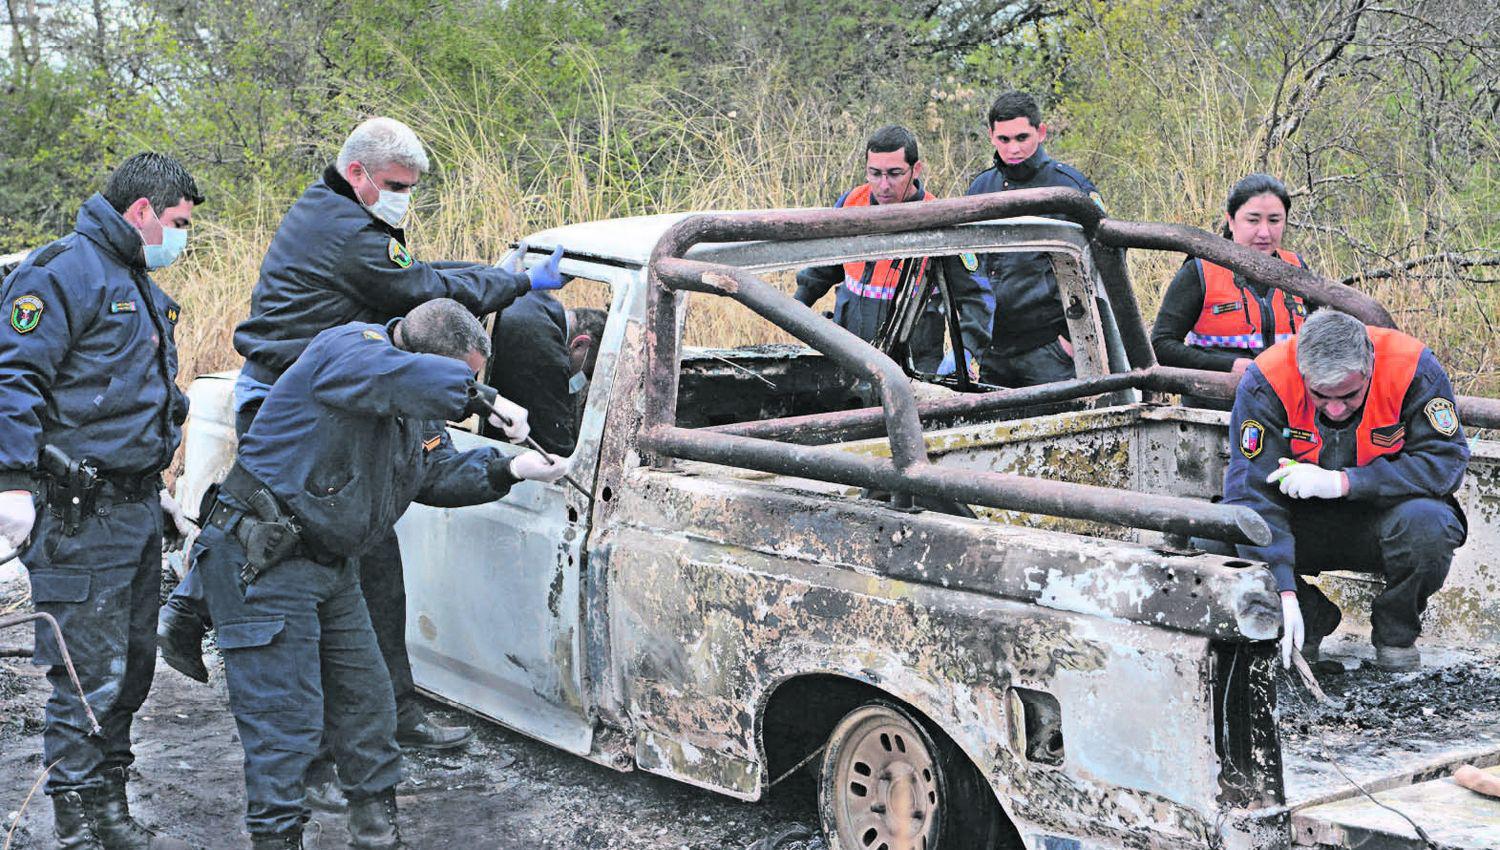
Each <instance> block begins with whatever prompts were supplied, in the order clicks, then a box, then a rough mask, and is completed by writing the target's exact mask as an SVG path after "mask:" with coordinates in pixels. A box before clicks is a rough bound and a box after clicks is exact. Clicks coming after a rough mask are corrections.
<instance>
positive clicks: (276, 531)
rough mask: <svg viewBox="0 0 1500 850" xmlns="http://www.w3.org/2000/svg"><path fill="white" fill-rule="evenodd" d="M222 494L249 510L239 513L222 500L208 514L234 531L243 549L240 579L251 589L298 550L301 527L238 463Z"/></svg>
mask: <svg viewBox="0 0 1500 850" xmlns="http://www.w3.org/2000/svg"><path fill="white" fill-rule="evenodd" d="M219 491H220V492H222V493H227V494H228V495H229V496H230V497H231V498H233V499H234V500H235V501H236V502H239V503H240V504H243V505H245V506H246V507H247V508H249V511H250V512H249V513H240V512H238V511H235V510H234V509H233V508H230V507H229V506H228V505H225V504H224V503H223V502H222V501H221V502H219V503H218V504H217V505H215V506H214V509H213V511H212V512H210V514H209V522H211V523H213V524H214V525H217V526H219V527H220V528H223V529H224V530H226V531H232V532H233V533H234V536H235V537H236V538H237V539H238V540H239V541H240V545H241V546H243V547H244V549H245V565H244V566H243V567H241V568H240V579H241V580H242V581H243V582H244V583H245V585H246V586H249V585H251V584H253V583H254V582H255V580H256V579H257V578H260V576H261V575H263V574H264V573H265V572H266V570H269V569H271V568H272V567H274V566H276V565H277V564H279V563H281V562H282V561H283V560H285V559H286V558H287V557H288V556H290V555H291V554H292V553H293V552H295V551H297V549H298V547H299V546H300V545H301V543H302V526H301V525H300V524H299V523H298V522H297V518H296V517H295V516H293V515H292V514H291V512H290V511H287V510H285V509H284V508H283V507H282V505H281V500H280V499H277V498H276V496H275V494H273V493H272V492H271V491H270V489H269V488H267V487H266V486H265V485H263V484H261V483H260V482H259V481H257V480H255V478H254V476H252V475H250V474H249V473H248V472H245V471H244V470H243V469H242V468H241V467H240V466H239V465H238V464H236V465H235V466H234V467H233V468H232V469H230V471H229V475H228V476H226V477H225V479H224V483H223V484H221V485H219Z"/></svg>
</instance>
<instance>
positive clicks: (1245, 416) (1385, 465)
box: [1224, 309, 1469, 671]
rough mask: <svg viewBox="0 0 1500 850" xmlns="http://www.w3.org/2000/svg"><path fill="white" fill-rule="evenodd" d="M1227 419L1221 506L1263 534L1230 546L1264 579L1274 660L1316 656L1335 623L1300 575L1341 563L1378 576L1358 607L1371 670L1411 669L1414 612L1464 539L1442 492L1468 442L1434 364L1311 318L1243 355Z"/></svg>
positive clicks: (1399, 341) (1393, 342)
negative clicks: (1277, 626)
mask: <svg viewBox="0 0 1500 850" xmlns="http://www.w3.org/2000/svg"><path fill="white" fill-rule="evenodd" d="M1229 421H1230V436H1231V438H1232V439H1233V440H1234V446H1233V449H1232V450H1231V451H1230V458H1229V471H1228V473H1227V475H1226V476H1225V482H1224V501H1225V503H1226V504H1231V505H1245V506H1247V507H1250V508H1253V509H1254V510H1255V511H1257V512H1258V513H1259V514H1260V515H1261V516H1262V517H1264V518H1265V520H1266V523H1267V524H1268V525H1270V527H1271V533H1272V539H1271V543H1270V545H1268V546H1241V547H1240V548H1239V552H1240V555H1241V556H1242V557H1245V558H1250V559H1254V560H1259V561H1265V562H1266V563H1267V564H1269V565H1270V567H1271V571H1272V572H1273V573H1274V574H1275V576H1276V583H1277V586H1278V587H1279V589H1280V590H1281V607H1282V615H1283V618H1284V632H1283V635H1282V639H1281V660H1282V664H1283V665H1288V666H1289V665H1290V664H1291V658H1292V652H1293V651H1294V650H1296V651H1301V652H1302V653H1303V655H1304V656H1305V657H1307V658H1308V659H1309V660H1310V661H1314V662H1315V661H1317V656H1318V645H1319V643H1321V641H1322V640H1323V638H1325V637H1327V636H1328V635H1329V634H1330V633H1332V632H1333V630H1334V629H1335V628H1337V627H1338V624H1339V621H1340V619H1342V614H1341V613H1340V611H1339V609H1338V606H1336V605H1334V604H1333V603H1332V602H1330V601H1329V599H1328V597H1326V596H1324V595H1323V593H1322V591H1320V590H1319V589H1318V588H1316V587H1314V586H1312V585H1310V584H1308V583H1307V582H1306V581H1305V580H1304V578H1303V577H1304V576H1308V575H1317V574H1318V573H1319V572H1321V571H1323V570H1335V569H1343V570H1356V571H1359V572H1366V573H1374V574H1377V575H1383V576H1384V577H1385V590H1384V591H1382V592H1381V593H1380V595H1379V596H1377V597H1376V598H1375V601H1374V603H1373V604H1372V605H1371V606H1370V622H1371V625H1372V627H1373V628H1372V633H1371V642H1372V643H1373V644H1374V645H1375V663H1376V665H1378V666H1379V667H1382V668H1384V669H1386V670H1394V671H1406V670H1415V669H1417V667H1418V666H1419V665H1420V662H1421V656H1420V655H1419V653H1418V650H1417V648H1416V646H1415V643H1416V640H1417V636H1418V635H1419V634H1420V633H1421V630H1422V626H1421V615H1422V611H1423V609H1425V608H1426V607H1427V599H1428V597H1430V596H1431V595H1432V594H1433V593H1436V592H1437V590H1438V589H1439V588H1441V587H1442V586H1443V580H1444V579H1445V578H1447V575H1448V565H1449V563H1450V562H1452V560H1453V551H1454V550H1455V549H1457V548H1458V547H1459V546H1461V545H1463V542H1464V537H1465V535H1466V533H1467V523H1466V521H1465V519H1464V515H1463V511H1462V510H1461V509H1460V508H1459V506H1458V503H1457V502H1456V501H1455V500H1454V498H1453V492H1454V491H1455V490H1457V489H1458V486H1459V484H1460V483H1461V482H1462V481H1463V476H1464V470H1465V469H1466V468H1467V466H1468V462H1469V447H1468V443H1466V442H1465V441H1464V435H1463V429H1462V428H1461V427H1460V426H1459V422H1458V413H1457V411H1456V409H1455V408H1454V404H1453V387H1452V386H1451V385H1450V384H1449V381H1448V375H1447V373H1446V372H1444V371H1443V367H1442V366H1440V365H1438V361H1437V358H1436V357H1434V356H1433V354H1432V352H1431V351H1428V350H1427V348H1426V347H1425V346H1424V345H1422V343H1421V342H1419V341H1417V340H1415V339H1413V338H1411V337H1409V336H1407V335H1405V334H1402V333H1398V332H1396V331H1391V330H1384V329H1380V328H1366V327H1365V326H1364V325H1363V324H1361V323H1360V322H1359V320H1358V319H1355V318H1353V317H1352V316H1349V315H1346V314H1344V313H1339V312H1336V311H1334V310H1327V309H1324V310H1319V311H1317V312H1316V313H1314V314H1313V315H1312V316H1311V317H1310V318H1309V319H1308V320H1307V322H1306V323H1305V324H1304V325H1303V327H1302V332H1301V334H1300V335H1299V336H1298V337H1297V338H1295V339H1292V340H1289V341H1286V342H1282V343H1279V344H1277V345H1275V346H1273V347H1271V348H1270V349H1267V350H1266V351H1265V352H1264V353H1263V354H1261V355H1260V356H1259V357H1257V358H1255V362H1254V364H1252V365H1251V366H1250V367H1249V368H1248V369H1247V370H1246V371H1245V375H1244V377H1243V378H1242V379H1241V381H1240V385H1239V389H1238V390H1237V391H1236V393H1235V400H1234V411H1233V413H1231V414H1230V420H1229Z"/></svg>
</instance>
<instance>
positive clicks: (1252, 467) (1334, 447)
mask: <svg viewBox="0 0 1500 850" xmlns="http://www.w3.org/2000/svg"><path fill="white" fill-rule="evenodd" d="M1377 368H1378V367H1377ZM1435 398H1443V399H1447V400H1449V401H1450V402H1451V401H1452V400H1453V386H1452V385H1451V384H1450V383H1449V382H1448V373H1447V372H1445V371H1443V367H1442V366H1441V365H1439V363H1438V361H1437V358H1436V357H1434V356H1433V354H1432V352H1431V351H1427V350H1424V351H1423V352H1422V356H1421V359H1419V360H1418V361H1417V371H1416V374H1415V375H1413V376H1412V381H1411V387H1410V388H1408V389H1407V391H1406V398H1405V399H1404V400H1403V401H1402V403H1401V421H1402V423H1403V424H1404V425H1405V426H1406V442H1405V443H1404V445H1403V446H1402V448H1401V451H1399V452H1397V453H1395V454H1389V455H1382V456H1380V457H1377V458H1375V459H1374V460H1373V461H1371V462H1370V463H1368V464H1366V465H1364V466H1356V465H1355V463H1356V457H1357V456H1356V453H1355V452H1356V445H1355V439H1356V438H1355V429H1356V426H1357V425H1358V424H1359V417H1360V415H1361V414H1360V413H1356V414H1354V415H1353V416H1351V417H1349V419H1348V420H1347V421H1346V422H1344V423H1341V425H1342V427H1333V426H1331V425H1330V424H1329V423H1326V422H1325V421H1324V420H1323V417H1322V416H1319V417H1318V420H1317V422H1318V439H1319V440H1320V441H1321V442H1322V446H1321V448H1320V449H1319V451H1318V465H1319V466H1321V467H1323V468H1324V469H1342V470H1344V472H1346V473H1347V474H1348V476H1349V494H1348V495H1347V496H1345V497H1344V498H1345V499H1347V500H1349V501H1354V502H1365V503H1368V504H1370V505H1371V506H1372V507H1379V506H1381V505H1382V504H1386V505H1389V504H1390V503H1393V502H1396V501H1400V500H1401V499H1409V498H1412V497H1417V496H1426V497H1430V498H1436V499H1441V498H1445V497H1447V496H1449V495H1450V494H1452V493H1453V492H1454V491H1455V490H1457V489H1458V487H1459V485H1460V484H1462V483H1463V478H1464V470H1465V469H1467V468H1468V465H1469V444H1468V442H1467V441H1466V440H1465V439H1464V432H1463V428H1462V427H1459V428H1457V429H1456V430H1455V431H1454V433H1453V434H1451V435H1449V434H1444V433H1442V432H1441V431H1439V430H1438V429H1437V428H1435V427H1433V423H1432V422H1431V421H1430V420H1429V419H1428V416H1427V414H1426V413H1425V412H1424V408H1425V407H1426V406H1427V403H1428V402H1430V401H1432V400H1433V399H1435ZM1247 419H1254V420H1255V421H1257V422H1259V423H1261V424H1263V425H1264V426H1265V429H1264V436H1263V437H1262V440H1263V441H1264V445H1263V446H1262V447H1261V449H1260V451H1259V453H1257V454H1256V455H1255V457H1254V458H1246V457H1245V451H1244V450H1243V449H1242V448H1241V447H1240V443H1239V434H1240V426H1241V425H1242V424H1243V423H1244V422H1245V420H1247ZM1286 427H1287V417H1286V408H1285V407H1284V406H1283V405H1282V403H1281V399H1280V398H1278V397H1277V395H1276V392H1275V390H1273V389H1271V385H1270V384H1269V383H1267V381H1266V378H1265V376H1264V375H1262V374H1261V371H1260V367H1259V366H1257V365H1255V364H1251V365H1250V368H1249V369H1247V370H1246V371H1245V375H1244V377H1243V378H1241V379H1240V385H1239V389H1238V390H1237V391H1236V392H1235V397H1234V411H1233V412H1232V413H1231V414H1230V418H1229V429H1230V430H1229V434H1230V437H1231V439H1232V440H1233V444H1232V446H1231V448H1230V451H1229V470H1228V472H1227V473H1226V474H1225V477H1224V503H1225V504H1229V505H1244V506H1245V507H1248V508H1251V509H1253V510H1254V511H1255V512H1256V513H1258V514H1260V515H1261V516H1262V517H1264V518H1265V520H1266V523H1267V524H1268V525H1270V526H1271V544H1270V545H1269V546H1241V547H1239V553H1240V555H1241V557H1244V558H1249V559H1252V560H1257V561H1265V562H1266V563H1267V564H1268V565H1270V567H1271V572H1273V573H1274V574H1275V575H1276V584H1277V587H1278V588H1279V589H1281V590H1293V589H1294V588H1295V584H1294V583H1293V579H1292V573H1293V566H1294V564H1295V562H1296V558H1295V555H1296V540H1295V538H1294V537H1293V535H1292V527H1291V512H1292V510H1293V506H1294V505H1295V503H1296V502H1297V500H1296V499H1293V498H1291V497H1289V496H1283V495H1282V494H1281V490H1280V489H1278V487H1277V485H1275V484H1267V483H1266V476H1268V475H1270V474H1271V473H1272V472H1273V471H1275V470H1276V467H1277V459H1278V458H1284V457H1285V458H1290V457H1292V456H1293V455H1292V450H1291V441H1290V439H1289V437H1288V435H1287V434H1285V433H1283V431H1282V429H1283V428H1286Z"/></svg>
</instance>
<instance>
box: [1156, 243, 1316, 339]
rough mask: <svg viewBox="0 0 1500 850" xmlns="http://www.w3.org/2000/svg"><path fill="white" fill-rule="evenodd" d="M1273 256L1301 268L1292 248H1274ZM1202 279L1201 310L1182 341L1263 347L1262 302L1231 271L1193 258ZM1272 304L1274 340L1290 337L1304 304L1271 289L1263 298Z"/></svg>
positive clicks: (1297, 323) (1291, 296)
mask: <svg viewBox="0 0 1500 850" xmlns="http://www.w3.org/2000/svg"><path fill="white" fill-rule="evenodd" d="M1276 256H1278V257H1280V258H1281V259H1283V260H1285V261H1286V262H1288V263H1291V264H1292V265H1294V266H1296V267H1297V268H1302V258H1301V257H1299V256H1297V255H1296V254H1294V253H1292V252H1291V251H1282V250H1277V252H1276ZM1193 262H1195V263H1197V264H1198V276H1199V277H1200V278H1202V280H1203V311H1202V312H1201V313H1199V314H1198V322H1197V324H1195V325H1193V329H1192V330H1191V331H1189V332H1188V335H1187V338H1186V339H1185V340H1184V342H1186V343H1187V344H1188V345H1194V346H1197V347H1199V348H1243V349H1247V350H1248V351H1260V350H1261V349H1263V348H1265V347H1266V337H1265V330H1266V326H1265V319H1264V317H1263V316H1262V315H1261V302H1260V299H1259V298H1256V297H1255V296H1254V295H1253V294H1252V293H1251V292H1250V291H1249V290H1247V289H1245V288H1244V287H1243V286H1239V285H1238V284H1236V283H1235V282H1234V272H1232V271H1230V270H1229V269H1226V268H1224V267H1223V266H1218V265H1214V264H1213V263H1210V262H1208V261H1207V260H1194V261H1193ZM1266 300H1267V301H1268V302H1270V304H1271V314H1272V315H1271V318H1272V321H1273V324H1272V328H1273V332H1274V333H1275V335H1276V339H1275V341H1276V342H1285V341H1287V340H1289V339H1291V338H1292V337H1293V336H1294V335H1295V334H1296V333H1297V330H1298V329H1299V328H1301V327H1302V320H1303V318H1305V317H1306V316H1307V306H1306V305H1304V304H1303V303H1302V299H1301V298H1300V297H1298V296H1296V295H1288V294H1286V293H1285V292H1282V291H1281V290H1279V289H1272V290H1271V291H1270V293H1269V296H1268V297H1267V299H1266Z"/></svg>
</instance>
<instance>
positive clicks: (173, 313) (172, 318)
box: [167, 307, 182, 325]
mask: <svg viewBox="0 0 1500 850" xmlns="http://www.w3.org/2000/svg"><path fill="white" fill-rule="evenodd" d="M181 315H182V311H181V310H178V309H177V308H176V307H168V308H167V321H169V322H171V323H172V324H174V325H175V324H177V317H178V316H181Z"/></svg>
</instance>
